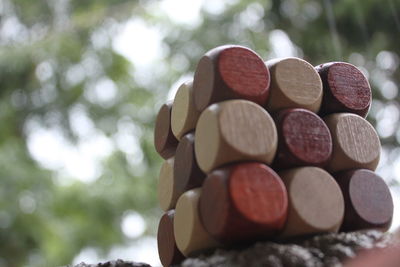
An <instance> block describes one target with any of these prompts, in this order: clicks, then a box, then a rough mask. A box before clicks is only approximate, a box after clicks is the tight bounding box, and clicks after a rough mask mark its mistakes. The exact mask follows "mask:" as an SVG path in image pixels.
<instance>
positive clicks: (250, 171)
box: [199, 162, 288, 245]
mask: <svg viewBox="0 0 400 267" xmlns="http://www.w3.org/2000/svg"><path fill="white" fill-rule="evenodd" d="M287 206H288V200H287V193H286V189H285V186H284V185H283V183H282V181H281V179H280V178H279V176H278V175H277V174H276V173H275V172H274V171H273V170H272V169H271V168H269V167H268V166H266V165H264V164H261V163H255V162H254V163H251V162H249V163H239V164H234V165H230V166H228V167H225V168H223V169H217V170H214V171H213V172H212V173H210V174H209V175H208V177H207V178H206V180H205V182H204V185H203V193H202V195H201V198H200V206H199V208H200V217H201V220H202V222H203V225H204V227H205V228H206V230H207V231H208V232H209V233H210V234H211V235H212V236H213V237H215V238H216V239H217V240H219V241H220V242H222V243H226V244H228V245H229V244H232V243H235V242H238V241H251V240H260V239H265V238H266V237H270V236H273V235H275V234H276V233H277V232H279V231H280V230H281V229H282V227H283V226H284V224H285V221H286V215H287Z"/></svg>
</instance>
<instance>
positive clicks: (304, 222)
mask: <svg viewBox="0 0 400 267" xmlns="http://www.w3.org/2000/svg"><path fill="white" fill-rule="evenodd" d="M278 174H279V176H280V177H281V178H282V181H283V182H284V183H285V186H286V190H287V192H288V198H289V211H288V219H287V222H286V225H285V227H284V230H283V232H282V233H281V235H280V237H281V238H289V237H295V236H304V235H309V234H317V233H326V232H337V231H338V230H339V227H340V225H341V223H342V221H343V216H344V200H343V195H342V192H341V190H340V188H339V185H338V184H337V183H336V182H335V180H334V178H333V177H332V176H331V175H330V174H329V173H328V172H326V171H325V170H323V169H320V168H318V167H300V168H295V169H291V170H287V171H282V172H279V173H278Z"/></svg>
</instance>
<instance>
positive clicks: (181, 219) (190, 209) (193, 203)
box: [174, 188, 219, 257]
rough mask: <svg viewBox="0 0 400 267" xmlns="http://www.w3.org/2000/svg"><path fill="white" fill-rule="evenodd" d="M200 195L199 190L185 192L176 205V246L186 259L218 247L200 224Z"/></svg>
mask: <svg viewBox="0 0 400 267" xmlns="http://www.w3.org/2000/svg"><path fill="white" fill-rule="evenodd" d="M200 195H201V189H200V188H196V189H192V190H189V191H186V192H185V193H184V194H183V195H182V196H181V197H180V198H179V199H178V202H177V204H176V209H175V219H174V234H175V240H176V245H177V247H178V249H179V250H180V251H181V252H182V254H183V255H185V256H187V257H188V256H193V255H196V254H197V253H200V252H202V251H206V250H210V249H213V248H216V247H217V246H218V245H219V244H218V243H217V242H216V241H215V240H214V239H213V238H212V237H211V236H210V235H209V234H208V233H207V232H206V230H205V229H204V227H203V225H202V223H201V222H200V218H199V209H198V206H199V198H200Z"/></svg>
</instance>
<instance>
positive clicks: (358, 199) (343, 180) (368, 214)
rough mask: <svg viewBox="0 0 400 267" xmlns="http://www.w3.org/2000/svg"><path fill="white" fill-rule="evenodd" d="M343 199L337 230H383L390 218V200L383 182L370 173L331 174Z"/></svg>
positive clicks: (391, 201)
mask: <svg viewBox="0 0 400 267" xmlns="http://www.w3.org/2000/svg"><path fill="white" fill-rule="evenodd" d="M334 177H335V179H336V181H337V182H338V183H339V185H340V188H341V190H342V193H343V196H344V200H345V216H344V220H343V224H342V227H341V231H356V230H360V229H368V228H376V229H381V230H383V231H386V230H387V229H388V228H389V227H390V225H391V222H392V218H393V199H392V196H391V194H390V190H389V188H388V186H387V185H386V183H385V181H383V179H382V178H381V177H379V176H378V175H377V174H375V173H374V172H372V171H370V170H366V169H358V170H351V171H345V172H339V173H336V174H335V175H334Z"/></svg>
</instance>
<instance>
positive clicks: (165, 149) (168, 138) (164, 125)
mask: <svg viewBox="0 0 400 267" xmlns="http://www.w3.org/2000/svg"><path fill="white" fill-rule="evenodd" d="M171 108H172V102H168V103H166V104H164V105H162V106H161V108H160V110H159V112H158V115H157V118H156V124H155V127H154V146H155V148H156V151H157V152H158V154H160V156H161V157H163V158H164V159H168V158H170V157H172V156H174V154H175V150H176V147H177V145H178V140H177V139H176V137H175V136H174V134H173V133H172V129H171Z"/></svg>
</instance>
